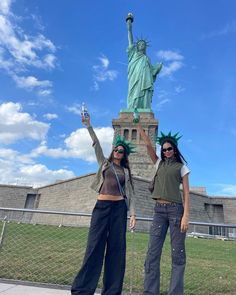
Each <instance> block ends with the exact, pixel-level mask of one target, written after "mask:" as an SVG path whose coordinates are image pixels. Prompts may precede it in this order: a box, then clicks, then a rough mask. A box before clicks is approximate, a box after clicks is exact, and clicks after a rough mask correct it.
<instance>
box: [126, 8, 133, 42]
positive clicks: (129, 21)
mask: <svg viewBox="0 0 236 295" xmlns="http://www.w3.org/2000/svg"><path fill="white" fill-rule="evenodd" d="M133 20H134V17H133V15H132V13H129V14H128V16H127V17H126V23H127V28H128V42H129V47H131V46H132V45H133V44H134V40H133V32H132V22H133Z"/></svg>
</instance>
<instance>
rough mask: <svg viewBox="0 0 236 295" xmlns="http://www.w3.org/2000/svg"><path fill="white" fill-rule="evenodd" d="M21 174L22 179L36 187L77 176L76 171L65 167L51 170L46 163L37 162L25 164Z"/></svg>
mask: <svg viewBox="0 0 236 295" xmlns="http://www.w3.org/2000/svg"><path fill="white" fill-rule="evenodd" d="M19 174H20V175H21V178H22V180H25V181H27V182H28V183H30V184H33V186H34V187H38V186H43V185H46V184H51V183H53V182H55V181H57V180H65V179H69V178H72V177H75V175H74V173H73V172H72V171H69V170H65V169H58V170H50V169H48V168H47V167H46V166H45V165H42V164H35V165H28V166H23V167H22V168H21V169H20V171H19Z"/></svg>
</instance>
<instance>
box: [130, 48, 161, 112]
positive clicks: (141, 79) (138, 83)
mask: <svg viewBox="0 0 236 295" xmlns="http://www.w3.org/2000/svg"><path fill="white" fill-rule="evenodd" d="M127 52H128V61H129V64H128V81H129V87H128V108H129V109H134V108H148V107H149V108H150V106H151V100H152V94H153V89H154V82H155V79H156V76H157V74H158V72H159V71H160V70H159V71H158V68H159V67H160V65H156V66H152V65H151V63H150V60H149V58H148V57H147V56H146V54H144V53H142V52H138V51H137V49H136V46H135V45H132V46H129V47H128V49H127ZM147 92H148V93H147ZM147 97H148V98H147ZM147 100H148V101H147Z"/></svg>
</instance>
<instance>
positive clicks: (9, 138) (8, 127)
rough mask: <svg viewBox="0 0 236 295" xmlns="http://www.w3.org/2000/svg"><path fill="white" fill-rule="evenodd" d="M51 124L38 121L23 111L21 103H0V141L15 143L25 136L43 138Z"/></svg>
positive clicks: (36, 138)
mask: <svg viewBox="0 0 236 295" xmlns="http://www.w3.org/2000/svg"><path fill="white" fill-rule="evenodd" d="M49 127H50V125H49V124H46V123H43V122H39V121H36V120H35V119H34V118H32V117H31V116H30V114H28V113H23V112H22V106H21V104H20V103H13V102H7V103H3V104H0V142H1V143H3V144H10V143H14V142H16V141H17V140H20V139H23V138H30V139H34V140H43V139H44V138H45V136H46V134H47V132H48V129H49Z"/></svg>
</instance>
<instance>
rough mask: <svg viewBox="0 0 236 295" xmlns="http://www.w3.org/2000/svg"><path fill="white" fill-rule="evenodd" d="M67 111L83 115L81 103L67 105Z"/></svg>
mask: <svg viewBox="0 0 236 295" xmlns="http://www.w3.org/2000/svg"><path fill="white" fill-rule="evenodd" d="M66 109H67V111H69V112H71V113H73V114H75V115H79V116H80V115H81V105H80V104H77V103H75V104H74V105H73V106H70V107H68V106H67V107H66Z"/></svg>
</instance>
